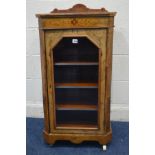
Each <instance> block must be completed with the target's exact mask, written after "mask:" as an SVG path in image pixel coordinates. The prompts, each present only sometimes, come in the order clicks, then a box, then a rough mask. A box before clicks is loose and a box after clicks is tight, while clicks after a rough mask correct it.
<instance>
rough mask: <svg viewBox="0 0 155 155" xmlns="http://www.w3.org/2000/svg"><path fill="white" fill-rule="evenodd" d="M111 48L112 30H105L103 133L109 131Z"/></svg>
mask: <svg viewBox="0 0 155 155" xmlns="http://www.w3.org/2000/svg"><path fill="white" fill-rule="evenodd" d="M112 46H113V28H108V29H107V56H106V90H105V92H106V94H105V109H104V113H105V121H104V127H105V128H104V129H105V132H108V131H110V96H111V72H112Z"/></svg>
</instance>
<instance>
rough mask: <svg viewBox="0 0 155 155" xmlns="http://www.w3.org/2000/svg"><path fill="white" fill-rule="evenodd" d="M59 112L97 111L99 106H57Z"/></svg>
mask: <svg viewBox="0 0 155 155" xmlns="http://www.w3.org/2000/svg"><path fill="white" fill-rule="evenodd" d="M56 109H57V110H97V105H90V104H84V103H83V104H82V103H80V104H75V103H74V104H63V103H61V104H60V103H59V104H56Z"/></svg>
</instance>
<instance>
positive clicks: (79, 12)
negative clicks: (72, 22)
mask: <svg viewBox="0 0 155 155" xmlns="http://www.w3.org/2000/svg"><path fill="white" fill-rule="evenodd" d="M115 15H116V12H109V11H107V10H106V9H105V8H101V9H90V8H87V6H85V5H83V4H76V5H74V6H73V7H72V8H69V9H66V10H59V9H54V10H53V11H51V12H50V13H47V14H36V17H38V18H44V17H45V18H46V17H47V18H48V17H63V16H104V17H105V16H115Z"/></svg>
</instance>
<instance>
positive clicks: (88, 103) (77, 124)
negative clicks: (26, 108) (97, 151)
mask: <svg viewBox="0 0 155 155" xmlns="http://www.w3.org/2000/svg"><path fill="white" fill-rule="evenodd" d="M115 14H116V13H115V12H108V11H107V10H105V9H104V8H101V9H89V8H87V7H86V6H85V5H82V4H77V5H74V6H73V7H72V8H70V9H67V10H59V9H54V10H53V11H52V12H50V13H48V14H37V15H36V16H37V17H38V23H39V34H40V48H41V68H42V87H43V107H44V120H45V121H44V122H45V127H44V131H43V135H44V139H45V141H46V142H47V143H48V144H53V143H54V142H55V141H57V140H69V141H71V142H73V143H81V142H83V141H98V142H99V143H100V144H102V145H105V144H107V143H108V142H110V141H111V139H112V130H111V125H110V87H111V70H112V44H113V43H112V42H113V41H112V40H113V27H114V16H115Z"/></svg>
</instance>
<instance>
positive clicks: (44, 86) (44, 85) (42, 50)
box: [39, 30, 50, 132]
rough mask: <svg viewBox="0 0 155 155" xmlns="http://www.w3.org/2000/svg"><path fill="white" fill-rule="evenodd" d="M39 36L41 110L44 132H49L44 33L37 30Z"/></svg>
mask: <svg viewBox="0 0 155 155" xmlns="http://www.w3.org/2000/svg"><path fill="white" fill-rule="evenodd" d="M39 34H40V56H41V71H42V92H43V108H44V124H45V125H44V126H45V131H46V132H49V130H50V127H49V102H48V93H47V70H46V67H47V66H46V51H45V40H44V31H43V30H39Z"/></svg>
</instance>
